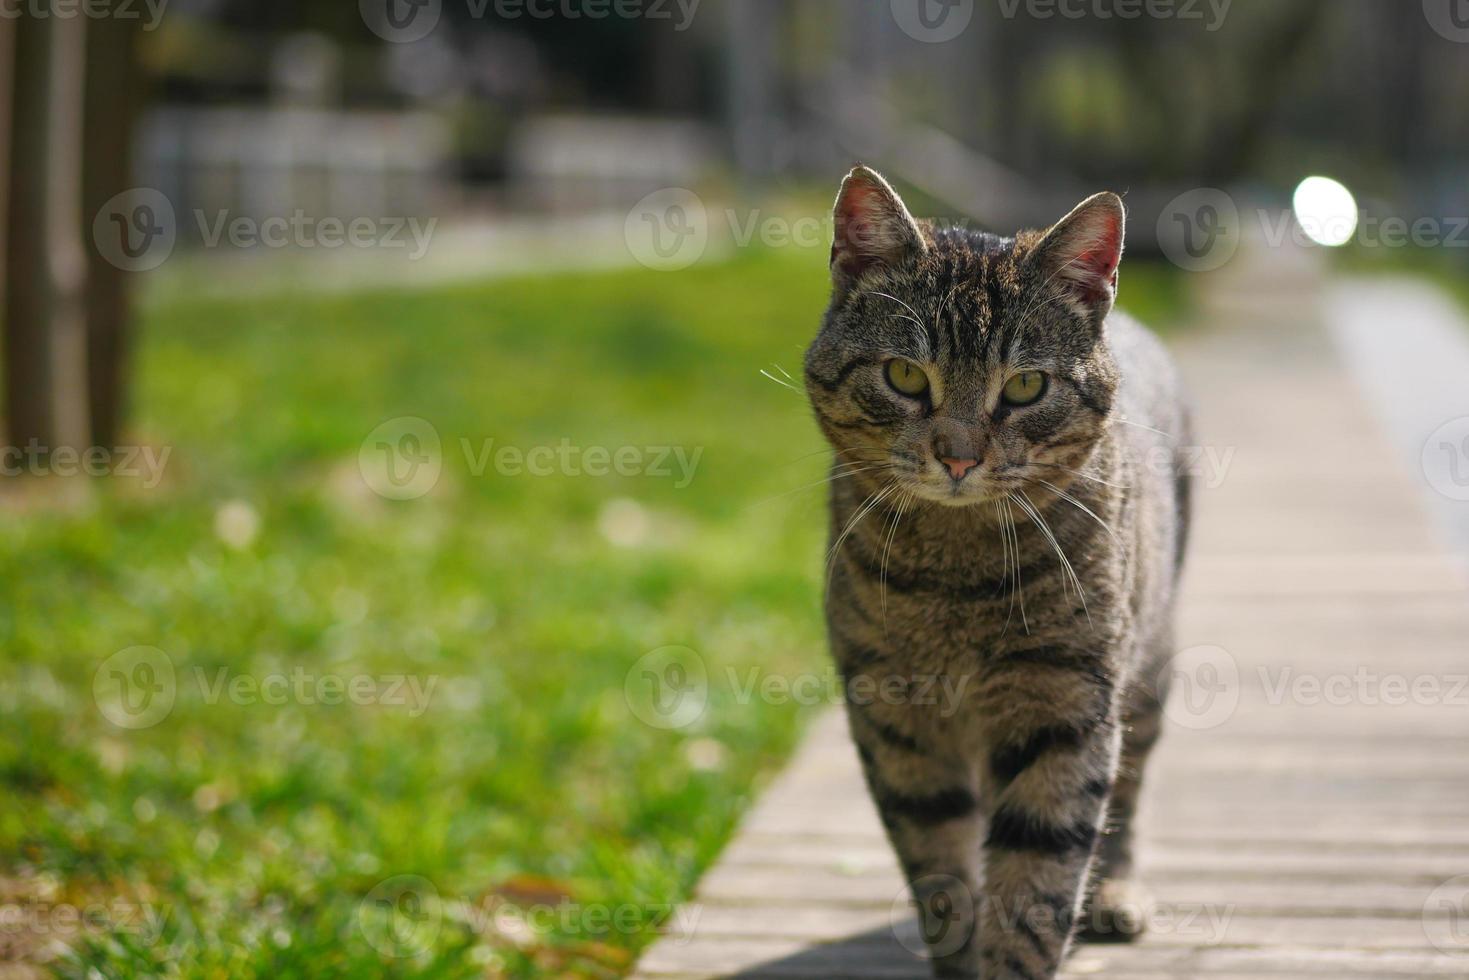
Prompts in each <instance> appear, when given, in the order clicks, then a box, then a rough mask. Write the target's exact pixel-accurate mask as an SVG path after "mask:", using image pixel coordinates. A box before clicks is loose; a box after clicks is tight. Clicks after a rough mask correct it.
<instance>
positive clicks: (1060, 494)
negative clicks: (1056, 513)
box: [1038, 480, 1122, 546]
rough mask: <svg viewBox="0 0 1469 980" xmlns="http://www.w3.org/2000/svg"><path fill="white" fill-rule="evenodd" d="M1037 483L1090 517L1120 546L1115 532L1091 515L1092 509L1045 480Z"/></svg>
mask: <svg viewBox="0 0 1469 980" xmlns="http://www.w3.org/2000/svg"><path fill="white" fill-rule="evenodd" d="M1038 482H1039V483H1040V485H1041V486H1043V487H1045V488H1046V489H1047V490H1049V491H1051V492H1052V493H1054V494H1055V495H1056V496H1058V497H1060V498H1061V499H1062V500H1064V501H1066V502H1067V503H1068V504H1071V505H1072V506H1073V507H1076V508H1077V509H1078V510H1080V511H1081V512H1082V513H1083V514H1085V515H1086V516H1087V517H1090V518H1091V519H1092V520H1094V521H1096V522H1097V523H1098V524H1100V525H1101V527H1102V530H1104V531H1106V532H1107V533H1108V534H1109V535H1111V536H1112V540H1113V541H1114V542H1116V544H1117V545H1118V546H1121V544H1122V539H1121V538H1119V537H1118V536H1117V532H1116V531H1114V530H1112V526H1111V525H1110V524H1108V523H1107V522H1106V521H1104V520H1102V519H1101V518H1100V517H1098V516H1097V515H1096V514H1095V513H1093V512H1092V509H1091V508H1090V507H1088V506H1087V505H1086V504H1084V503H1082V502H1081V501H1080V500H1077V499H1076V498H1075V497H1073V496H1071V494H1069V493H1067V492H1066V491H1065V490H1062V489H1061V488H1060V487H1058V486H1056V485H1055V484H1054V483H1051V482H1049V481H1047V480H1040V481H1038Z"/></svg>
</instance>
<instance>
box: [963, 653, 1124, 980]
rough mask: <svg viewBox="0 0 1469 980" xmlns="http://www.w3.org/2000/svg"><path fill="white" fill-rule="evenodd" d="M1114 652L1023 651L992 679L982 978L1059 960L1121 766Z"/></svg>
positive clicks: (1043, 974)
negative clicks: (990, 798)
mask: <svg viewBox="0 0 1469 980" xmlns="http://www.w3.org/2000/svg"><path fill="white" fill-rule="evenodd" d="M1110 662H1111V661H1110V658H1108V657H1107V656H1105V655H1100V654H1099V655H1094V654H1090V653H1086V652H1081V651H1072V650H1065V649H1058V648H1047V649H1045V650H1034V651H1027V652H1026V653H1025V654H1024V655H1022V656H1019V657H1015V658H1013V660H1011V661H1009V662H1002V663H1001V664H999V665H997V666H996V667H995V668H993V669H992V670H991V672H990V674H991V676H990V678H989V680H988V682H987V683H986V684H985V688H986V690H985V692H984V694H985V702H986V703H987V704H988V705H990V706H992V707H991V710H990V711H988V712H987V718H986V736H987V741H988V743H989V746H990V756H989V760H988V765H989V780H988V782H989V784H990V786H991V787H992V789H993V793H994V796H993V800H994V803H993V807H992V808H991V809H990V815H989V830H988V834H987V836H986V838H985V843H984V851H985V862H984V894H983V896H982V898H981V901H980V913H979V922H980V929H979V940H980V948H981V953H982V962H983V976H984V977H985V980H1000V978H1003V980H1048V978H1051V977H1054V976H1055V975H1056V972H1057V971H1058V970H1059V969H1060V966H1061V962H1062V960H1063V958H1064V957H1065V955H1066V951H1067V947H1068V945H1069V943H1070V941H1071V935H1072V929H1073V926H1074V925H1075V922H1076V919H1077V915H1078V912H1079V910H1080V908H1081V904H1082V899H1083V893H1084V890H1085V885H1086V881H1087V875H1088V871H1089V868H1090V866H1091V862H1092V856H1093V853H1094V851H1095V849H1096V843H1097V840H1098V838H1099V837H1100V835H1101V832H1102V828H1103V825H1104V821H1105V818H1106V809H1107V800H1108V797H1109V795H1110V794H1111V791H1112V787H1113V784H1114V782H1115V780H1116V777H1117V764H1118V762H1117V760H1118V754H1119V746H1120V725H1119V724H1118V721H1117V706H1116V703H1115V701H1116V698H1115V694H1114V690H1113V682H1112V671H1111V670H1110V669H1108V664H1109V663H1110Z"/></svg>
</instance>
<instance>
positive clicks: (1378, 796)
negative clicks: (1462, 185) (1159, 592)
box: [638, 276, 1469, 980]
mask: <svg viewBox="0 0 1469 980" xmlns="http://www.w3.org/2000/svg"><path fill="white" fill-rule="evenodd" d="M1218 292H1219V295H1221V296H1223V297H1226V300H1225V301H1224V302H1223V303H1221V305H1220V306H1219V308H1218V309H1217V310H1215V311H1214V312H1213V313H1212V314H1211V319H1212V320H1214V321H1215V322H1217V323H1218V324H1219V326H1220V328H1221V329H1218V330H1215V331H1211V332H1208V333H1205V334H1202V335H1199V336H1197V337H1191V338H1189V339H1187V340H1186V341H1185V343H1184V345H1183V346H1182V347H1181V349H1180V351H1179V353H1180V356H1181V358H1182V359H1183V362H1184V365H1185V370H1186V371H1187V373H1188V374H1189V375H1190V377H1191V379H1192V381H1193V385H1194V390H1195V392H1196V395H1197V399H1198V403H1199V409H1200V428H1201V432H1202V434H1203V438H1205V439H1206V440H1207V444H1206V446H1205V447H1204V449H1205V450H1206V451H1211V452H1212V453H1213V454H1214V455H1213V462H1212V463H1210V462H1209V459H1208V458H1207V457H1206V458H1205V460H1204V463H1203V464H1202V472H1201V474H1200V480H1201V482H1203V483H1205V484H1213V485H1211V486H1206V487H1205V488H1204V489H1202V490H1201V492H1200V493H1199V506H1198V532H1197V535H1196V538H1195V550H1194V554H1193V559H1192V566H1191V572H1190V576H1189V582H1188V585H1187V601H1186V608H1185V611H1184V614H1183V622H1182V624H1181V630H1180V641H1181V642H1180V646H1181V648H1182V651H1183V652H1181V654H1180V656H1179V658H1178V660H1177V661H1176V662H1175V667H1176V669H1177V671H1178V672H1179V674H1178V676H1179V680H1178V682H1177V688H1176V696H1175V699H1174V702H1173V704H1172V706H1171V708H1170V711H1169V716H1170V722H1171V724H1170V726H1169V732H1168V735H1167V736H1166V737H1165V739H1164V742H1163V744H1162V746H1161V748H1160V750H1159V753H1158V755H1157V757H1156V761H1155V764H1154V768H1153V769H1152V771H1151V772H1150V776H1149V787H1148V791H1147V794H1146V798H1145V802H1144V811H1143V821H1142V822H1143V825H1142V829H1141V841H1142V873H1143V878H1144V880H1145V881H1146V882H1147V883H1148V884H1149V885H1150V886H1151V888H1152V889H1153V890H1154V892H1155V893H1156V894H1157V895H1158V897H1159V899H1160V900H1161V904H1160V907H1159V910H1158V912H1157V914H1156V915H1155V916H1154V917H1153V919H1152V931H1151V932H1150V934H1149V935H1148V936H1147V937H1146V939H1145V940H1144V941H1143V942H1141V943H1139V944H1138V945H1135V946H1084V947H1081V948H1080V949H1078V950H1077V952H1076V953H1075V955H1074V956H1073V957H1072V959H1071V960H1070V962H1069V964H1068V967H1067V970H1066V973H1065V975H1066V976H1067V977H1085V976H1096V975H1100V976H1106V977H1109V978H1122V977H1138V978H1158V977H1176V978H1191V977H1211V978H1235V980H1272V978H1285V977H1331V978H1366V977H1382V978H1386V977H1394V978H1409V977H1415V978H1416V977H1469V751H1466V749H1469V584H1466V581H1465V578H1464V577H1463V575H1462V574H1461V571H1460V569H1459V566H1458V565H1457V564H1456V563H1455V561H1454V560H1452V559H1451V558H1450V557H1448V555H1447V554H1446V552H1445V551H1444V550H1443V549H1442V547H1441V546H1440V545H1439V544H1438V537H1439V535H1438V533H1437V532H1435V531H1434V530H1433V526H1432V524H1431V522H1430V521H1429V520H1428V518H1427V517H1426V516H1425V512H1424V509H1423V507H1422V505H1421V504H1422V495H1423V493H1424V492H1425V489H1424V486H1423V484H1424V482H1425V480H1424V478H1423V476H1422V474H1420V473H1417V472H1414V471H1411V470H1409V469H1408V468H1406V467H1404V466H1403V465H1402V457H1401V455H1400V454H1399V453H1397V452H1396V451H1394V450H1393V449H1392V448H1391V447H1390V446H1389V445H1388V442H1387V440H1386V438H1385V437H1384V435H1383V434H1382V432H1381V430H1380V429H1379V426H1378V423H1377V421H1376V420H1375V419H1374V418H1373V417H1372V416H1371V415H1370V413H1369V412H1368V410H1367V408H1366V403H1365V402H1364V401H1363V399H1362V398H1361V395H1360V393H1359V390H1358V388H1357V387H1356V385H1355V384H1354V383H1353V381H1352V380H1351V379H1350V378H1349V377H1348V375H1347V373H1346V371H1345V370H1344V369H1343V365H1342V362H1341V361H1340V360H1339V359H1338V356H1337V354H1336V352H1335V350H1334V348H1333V346H1332V344H1331V343H1330V341H1329V339H1328V337H1327V332H1326V331H1325V330H1324V329H1323V326H1322V323H1321V316H1322V314H1321V311H1322V310H1323V309H1328V308H1329V307H1328V306H1325V305H1323V303H1322V302H1321V297H1322V293H1321V291H1320V290H1319V287H1318V286H1315V285H1312V284H1311V282H1310V280H1309V278H1307V279H1305V280H1302V279H1300V278H1298V277H1292V276H1282V277H1280V278H1279V279H1278V281H1275V282H1270V281H1264V282H1252V283H1251V284H1250V288H1249V289H1232V288H1228V285H1227V284H1226V285H1225V287H1223V288H1221V289H1220V290H1219V291H1218ZM1461 875H1464V876H1466V877H1457V876H1461ZM687 911H688V913H689V914H688V915H687V916H685V918H684V921H685V922H688V923H693V924H694V928H693V930H692V932H691V933H690V934H689V935H680V936H670V937H668V938H666V939H665V940H664V941H662V942H661V943H659V944H658V945H657V946H655V947H654V948H653V949H652V950H650V951H649V953H648V954H647V955H646V956H645V957H644V959H643V961H642V962H641V964H640V966H639V971H640V972H639V973H638V976H639V977H641V978H647V980H652V978H664V980H668V978H680V980H693V978H705V977H740V978H755V977H761V978H772V980H773V978H784V977H792V978H794V977H823V978H840V977H852V978H868V977H872V978H876V977H888V978H915V980H917V978H923V977H926V976H927V975H928V974H927V969H926V966H925V964H923V963H922V961H921V960H920V958H919V957H918V956H917V955H915V953H914V952H912V950H914V949H918V948H919V946H920V944H919V943H918V941H917V935H916V927H915V926H914V924H913V923H912V921H911V920H912V914H911V912H910V911H909V908H908V906H907V904H906V896H905V892H904V887H903V884H902V881H901V878H900V876H899V873H898V870H897V868H896V866H895V864H894V862H893V859H892V857H891V855H890V852H889V849H888V846H887V844H886V842H885V840H884V838H883V834H882V831H881V828H880V827H879V825H878V822H877V819H876V816H875V813H874V811H873V809H872V806H871V804H870V803H869V802H868V800H867V796H866V793H865V792H864V790H863V787H862V782H861V779H860V776H859V773H858V766H857V761H856V758H855V755H854V752H853V750H852V748H851V746H850V744H849V743H848V742H847V739H846V734H845V730H844V722H843V721H842V720H841V719H840V718H839V717H837V716H835V715H832V716H827V717H826V718H824V719H823V720H822V721H821V722H820V723H819V724H818V725H817V726H816V729H815V730H814V732H813V733H812V734H811V736H810V738H809V739H808V741H807V743H806V744H805V746H804V748H803V749H802V750H801V752H800V753H799V754H798V756H797V758H796V759H795V760H794V762H793V763H792V765H791V766H790V768H789V770H788V771H787V772H786V773H785V774H784V775H783V776H782V777H781V779H780V780H779V781H778V782H777V783H776V785H775V786H774V787H773V788H772V789H771V790H770V792H769V793H767V794H766V796H765V798H764V799H763V800H762V801H761V802H760V803H759V804H758V806H757V807H756V808H755V810H754V811H753V812H752V813H751V814H750V816H749V817H748V819H747V820H746V821H745V823H744V825H743V828H742V829H741V831H740V833H739V835H738V837H737V838H736V839H735V841H734V842H733V843H732V844H731V845H730V847H729V849H728V850H727V851H726V853H725V854H724V856H723V857H722V859H721V860H720V862H719V863H718V865H717V866H716V867H714V868H713V869H712V870H711V871H710V872H709V873H708V875H707V876H706V877H705V879H704V881H703V883H702V885H701V887H700V889H699V895H698V899H697V901H696V902H695V904H694V907H692V908H690V909H689V910H687Z"/></svg>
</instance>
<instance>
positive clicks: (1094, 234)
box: [806, 168, 1188, 980]
mask: <svg viewBox="0 0 1469 980" xmlns="http://www.w3.org/2000/svg"><path fill="white" fill-rule="evenodd" d="M1122 220H1123V219H1122V210H1121V202H1120V201H1118V200H1117V199H1116V198H1115V197H1113V196H1111V195H1104V196H1099V197H1098V198H1094V199H1093V200H1092V201H1090V202H1087V204H1085V205H1083V206H1082V207H1081V208H1079V209H1078V210H1077V211H1076V212H1073V214H1072V215H1071V216H1069V217H1068V218H1067V219H1065V221H1063V222H1062V223H1061V224H1060V225H1058V226H1057V228H1055V229H1053V230H1052V231H1051V232H1049V233H1047V234H1046V235H1044V236H1043V235H1039V234H1034V233H1028V234H1022V235H1020V236H1018V237H1016V238H1014V239H1001V238H996V237H994V236H989V235H983V234H977V233H971V232H964V231H954V230H940V229H938V228H935V227H934V226H932V225H929V224H924V223H919V222H914V221H913V219H912V218H911V217H909V216H908V212H907V210H906V208H904V207H903V205H902V202H901V200H900V199H898V197H897V195H896V194H895V193H893V191H892V190H891V188H889V187H888V186H887V184H886V183H885V182H883V181H882V178H881V177H878V176H877V175H876V174H874V173H872V172H871V171H868V170H865V169H864V168H858V169H857V170H855V171H853V173H852V174H851V175H850V176H849V177H848V179H847V182H846V183H845V184H844V186H843V192H842V196H841V197H840V198H839V199H838V206H837V229H838V238H837V242H836V244H835V246H834V248H833V262H832V271H833V279H834V291H833V298H832V304H831V307H830V309H829V310H828V312H827V315H826V318H825V321H824V323H823V326H822V330H821V332H820V334H819V336H818V337H817V339H816V340H815V342H814V343H813V344H812V346H811V348H810V350H809V351H808V353H807V358H806V387H807V391H808V393H809V395H810V399H811V403H812V406H813V408H814V410H815V414H816V418H817V420H818V422H819V424H820V425H821V428H822V430H823V432H824V433H825V435H826V436H827V438H828V440H829V441H830V442H831V444H832V445H833V447H834V448H835V450H836V457H835V463H834V466H833V470H832V484H831V536H832V539H831V543H832V546H833V552H832V554H831V556H830V567H829V584H828V593H827V603H826V610H827V618H828V624H829V632H830V640H831V647H832V652H833V655H834V656H835V658H836V661H837V663H838V665H839V667H840V668H841V669H842V670H843V672H844V673H845V674H846V675H847V676H848V677H849V678H856V677H858V676H862V677H866V678H887V679H898V680H897V682H896V683H895V684H894V685H893V686H892V687H890V688H889V689H888V694H887V696H884V697H868V698H862V699H858V698H849V704H848V715H849V719H850V722H851V729H852V735H853V737H854V739H855V740H856V743H857V745H858V748H859V752H860V754H861V757H862V763H863V767H864V771H865V773H866V777H867V782H868V785H869V788H870V790H871V792H872V796H873V798H874V800H875V801H876V803H877V806H878V809H879V811H880V813H881V815H882V819H883V822H884V825H885V826H886V828H887V831H888V834H889V836H890V838H891V840H892V843H893V845H894V848H895V850H896V851H897V854H898V857H899V859H900V861H901V864H902V866H903V870H904V872H905V874H906V875H907V876H908V879H909V881H910V884H911V885H912V889H913V892H914V896H915V899H916V901H917V903H918V905H919V911H920V916H921V918H922V920H923V925H924V929H925V934H926V935H927V936H928V937H929V939H930V943H931V952H932V954H933V963H934V970H935V973H936V975H937V976H951V977H976V976H981V975H982V976H984V977H986V978H996V977H1006V978H1027V980H1036V978H1048V977H1053V976H1055V974H1056V971H1057V970H1058V969H1059V967H1060V964H1061V962H1062V960H1063V958H1064V956H1065V954H1066V952H1067V949H1068V945H1069V943H1070V942H1071V939H1072V936H1073V933H1074V932H1076V931H1077V930H1078V923H1080V922H1082V920H1083V913H1084V902H1085V900H1086V899H1087V897H1088V889H1087V885H1088V883H1089V882H1092V883H1094V886H1095V887H1094V892H1093V896H1094V900H1095V902H1096V903H1097V906H1096V908H1095V909H1094V910H1086V911H1087V913H1088V914H1087V915H1086V921H1087V922H1089V923H1092V924H1097V923H1100V924H1102V925H1103V926H1104V927H1111V928H1113V929H1115V930H1118V931H1120V932H1122V933H1124V934H1125V935H1124V936H1122V937H1115V938H1125V937H1126V936H1130V935H1131V934H1133V933H1134V932H1135V931H1136V929H1137V927H1138V923H1137V922H1136V921H1135V919H1134V918H1129V917H1127V916H1126V915H1125V914H1124V912H1123V910H1121V909H1119V908H1112V907H1110V905H1109V903H1111V902H1113V901H1114V898H1115V896H1118V895H1128V896H1131V895H1134V894H1135V893H1136V890H1135V888H1134V886H1133V884H1132V882H1131V874H1132V867H1131V863H1132V862H1131V822H1132V816H1133V811H1134V808H1135V804H1136V800H1137V794H1138V788H1139V782H1140V778H1141V773H1142V770H1143V767H1144V765H1145V763H1146V760H1147V754H1148V751H1149V749H1150V748H1151V747H1152V745H1153V742H1154V741H1155V740H1156V738H1157V733H1158V724H1159V719H1158V714H1159V700H1158V698H1159V696H1160V693H1161V692H1159V691H1158V690H1157V684H1156V683H1155V682H1156V679H1157V674H1158V673H1159V668H1160V667H1161V665H1162V663H1163V662H1164V660H1165V659H1166V658H1167V657H1168V656H1169V655H1170V654H1171V651H1170V645H1171V635H1172V634H1171V621H1172V611H1173V606H1174V593H1175V589H1176V579H1177V574H1178V570H1179V568H1180V567H1181V555H1182V548H1183V541H1184V536H1185V535H1184V526H1185V524H1186V519H1187V515H1186V512H1187V503H1186V483H1187V480H1186V477H1184V476H1183V475H1182V463H1181V460H1180V459H1179V452H1180V449H1179V447H1181V446H1182V445H1183V444H1184V443H1186V441H1187V438H1188V433H1187V420H1186V414H1185V411H1184V409H1183V407H1182V399H1181V396H1180V392H1179V385H1178V382H1177V380H1176V376H1175V374H1174V371H1173V368H1172V366H1171V364H1170V362H1169V360H1168V358H1167V356H1166V354H1165V353H1164V352H1163V350H1162V348H1161V346H1160V345H1159V344H1158V343H1157V342H1156V341H1155V340H1154V339H1153V338H1152V337H1151V335H1150V334H1148V333H1147V332H1146V331H1145V330H1143V329H1142V328H1141V327H1139V326H1137V325H1136V324H1135V323H1133V322H1132V321H1131V320H1129V319H1127V318H1126V317H1124V316H1122V315H1121V314H1117V313H1113V312H1112V311H1111V304H1112V290H1113V288H1115V283H1116V279H1115V274H1116V260H1117V259H1118V258H1120V245H1121V235H1122ZM894 358H902V359H905V360H909V361H912V362H913V363H915V364H917V365H919V366H920V367H922V368H923V370H924V371H925V372H926V373H927V374H928V376H929V378H930V381H931V386H932V387H931V391H930V397H929V399H928V400H927V401H924V400H922V399H913V398H909V397H906V396H903V395H901V394H899V393H898V392H897V391H896V390H895V389H894V388H893V387H892V386H891V385H890V384H889V383H888V382H887V380H886V377H885V374H884V371H885V368H886V365H887V363H888V362H889V361H891V360H892V359H894ZM1017 370H1042V371H1044V372H1045V373H1046V374H1047V375H1048V376H1049V377H1050V389H1049V390H1048V393H1047V394H1046V396H1045V397H1044V398H1042V400H1041V401H1040V402H1038V403H1036V404H1035V405H1034V406H1030V407H1026V408H1006V407H1005V406H1004V405H1003V404H1001V403H1000V401H999V390H1000V389H1001V388H1002V387H1003V385H1004V383H1005V380H1006V379H1007V377H1008V376H1009V375H1010V374H1011V373H1012V372H1014V371H1017ZM960 452H962V453H965V454H967V455H968V456H969V457H971V458H977V459H979V460H980V465H979V467H978V468H977V469H976V470H975V471H974V472H973V473H971V474H969V475H968V476H967V477H966V478H965V479H964V480H963V481H962V482H958V483H956V482H955V481H954V480H953V478H952V477H951V475H950V473H949V471H948V470H946V469H945V467H944V465H943V464H941V463H939V462H938V460H937V459H936V457H937V456H942V455H945V454H956V453H960ZM1160 461H1161V462H1160ZM1061 554H1064V555H1065V559H1064V560H1063V559H1062V558H1061V557H1060V555H1061ZM934 678H943V679H945V681H946V682H947V685H946V686H945V687H944V689H945V690H949V691H955V692H962V693H960V694H959V695H958V696H957V697H955V698H951V699H942V698H941V699H937V701H935V700H932V699H929V700H925V701H923V702H922V703H920V702H919V699H917V698H905V697H904V696H902V692H903V691H911V690H915V689H917V687H918V685H919V684H922V683H927V684H929V685H930V686H932V682H933V679H934ZM851 688H852V689H853V690H855V689H856V685H855V683H854V684H852V685H851ZM893 692H898V693H897V695H896V696H895V695H894V693H893ZM1109 807H1110V810H1111V818H1110V820H1109V819H1108V810H1109ZM960 910H962V912H963V915H959V916H957V920H959V921H957V922H956V911H960Z"/></svg>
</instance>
